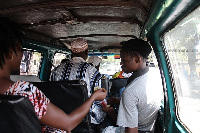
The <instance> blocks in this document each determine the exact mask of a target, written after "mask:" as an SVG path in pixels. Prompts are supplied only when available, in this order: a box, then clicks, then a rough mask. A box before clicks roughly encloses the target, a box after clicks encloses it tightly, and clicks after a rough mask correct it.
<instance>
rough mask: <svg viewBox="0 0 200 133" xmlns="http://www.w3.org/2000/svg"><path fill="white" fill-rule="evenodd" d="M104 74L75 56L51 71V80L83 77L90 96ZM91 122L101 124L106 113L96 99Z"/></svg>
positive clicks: (91, 110)
mask: <svg viewBox="0 0 200 133" xmlns="http://www.w3.org/2000/svg"><path fill="white" fill-rule="evenodd" d="M102 77H103V75H101V74H100V72H99V71H98V70H97V69H96V68H95V67H93V66H92V65H91V64H90V63H87V62H86V61H85V60H84V59H83V58H81V57H73V58H72V59H71V60H70V61H68V62H64V63H61V64H60V65H59V66H57V67H56V68H55V69H54V70H53V71H52V73H51V77H50V80H51V81H68V80H75V79H81V80H83V81H85V82H86V84H87V89H88V96H91V94H92V93H93V91H94V87H97V86H99V87H101V82H100V81H101V78H102ZM90 114H91V122H92V123H94V124H99V123H100V122H101V121H103V118H104V117H105V113H104V112H103V111H102V109H101V106H100V104H99V102H98V101H95V102H94V103H93V105H92V107H91V109H90Z"/></svg>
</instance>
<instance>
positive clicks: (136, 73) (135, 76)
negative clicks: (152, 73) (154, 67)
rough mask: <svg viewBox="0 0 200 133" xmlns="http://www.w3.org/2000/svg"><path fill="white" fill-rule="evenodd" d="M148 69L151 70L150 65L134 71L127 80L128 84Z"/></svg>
mask: <svg viewBox="0 0 200 133" xmlns="http://www.w3.org/2000/svg"><path fill="white" fill-rule="evenodd" d="M148 71H149V67H148V66H147V67H145V68H143V69H141V70H138V71H134V72H133V74H132V75H131V76H130V77H129V78H128V81H127V84H126V85H128V84H129V83H130V82H131V81H133V80H134V79H136V78H137V77H140V76H142V75H144V74H145V73H147V72H148Z"/></svg>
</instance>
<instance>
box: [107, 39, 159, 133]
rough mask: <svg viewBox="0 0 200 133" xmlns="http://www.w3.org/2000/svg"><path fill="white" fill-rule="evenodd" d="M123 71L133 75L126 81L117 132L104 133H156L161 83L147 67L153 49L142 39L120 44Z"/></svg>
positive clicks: (111, 130)
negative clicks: (155, 126) (155, 125)
mask: <svg viewBox="0 0 200 133" xmlns="http://www.w3.org/2000/svg"><path fill="white" fill-rule="evenodd" d="M121 45H122V48H121V51H120V57H121V67H122V70H123V71H124V72H126V73H133V74H132V75H131V77H129V79H128V81H127V85H126V88H125V90H124V91H123V94H122V98H121V101H120V106H119V110H118V116H117V125H118V126H119V127H117V128H113V129H114V131H113V129H112V128H111V127H109V128H107V129H106V130H104V132H110V133H112V132H126V133H138V132H153V131H154V124H155V121H156V118H157V113H158V110H159V107H160V105H161V96H162V86H161V82H160V81H157V80H154V78H153V76H154V75H152V74H151V73H150V72H149V67H148V66H147V65H146V60H147V58H148V55H149V54H150V53H151V46H150V45H149V44H148V42H146V41H143V40H140V39H131V40H129V41H126V42H122V43H121Z"/></svg>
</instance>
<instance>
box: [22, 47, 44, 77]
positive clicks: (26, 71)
mask: <svg viewBox="0 0 200 133" xmlns="http://www.w3.org/2000/svg"><path fill="white" fill-rule="evenodd" d="M41 59H42V54H41V53H39V52H33V51H26V50H25V51H24V52H23V57H22V61H21V65H20V75H36V76H38V73H39V70H40V69H39V68H40V62H41Z"/></svg>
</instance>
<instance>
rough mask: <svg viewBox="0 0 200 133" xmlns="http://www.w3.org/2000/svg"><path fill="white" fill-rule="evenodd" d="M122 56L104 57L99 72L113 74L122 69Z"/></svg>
mask: <svg viewBox="0 0 200 133" xmlns="http://www.w3.org/2000/svg"><path fill="white" fill-rule="evenodd" d="M120 61H121V60H120V58H115V55H109V56H104V57H102V62H101V65H100V68H99V72H100V73H102V74H107V75H113V74H115V73H116V72H119V71H121V65H120Z"/></svg>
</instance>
